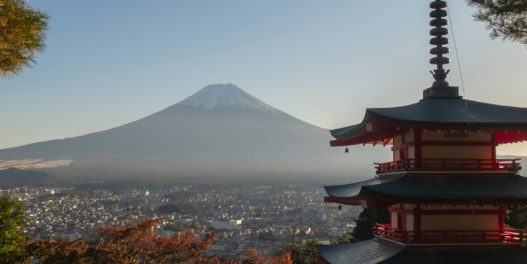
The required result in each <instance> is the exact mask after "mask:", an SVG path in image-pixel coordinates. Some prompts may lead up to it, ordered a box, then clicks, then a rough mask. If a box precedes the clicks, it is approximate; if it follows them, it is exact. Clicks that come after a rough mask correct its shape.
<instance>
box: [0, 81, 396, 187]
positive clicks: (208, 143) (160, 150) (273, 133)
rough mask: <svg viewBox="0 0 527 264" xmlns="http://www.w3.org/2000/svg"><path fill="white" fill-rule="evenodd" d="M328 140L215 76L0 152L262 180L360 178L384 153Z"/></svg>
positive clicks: (91, 170)
mask: <svg viewBox="0 0 527 264" xmlns="http://www.w3.org/2000/svg"><path fill="white" fill-rule="evenodd" d="M329 140H330V135H329V132H328V131H327V130H325V129H322V128H319V127H316V126H314V125H311V124H308V123H306V122H304V121H301V120H299V119H297V118H294V117H292V116H290V115H288V114H286V113H284V112H282V111H280V110H278V109H276V108H274V107H272V106H270V105H268V104H266V103H264V102H262V101H260V100H258V99H257V98H255V97H253V96H251V95H249V94H248V93H246V92H244V91H243V90H241V89H240V88H238V87H236V86H235V85H233V84H218V85H209V86H207V87H205V88H203V89H201V90H200V91H198V92H197V93H195V94H194V95H192V96H190V97H188V98H187V99H185V100H183V101H181V102H179V103H177V104H175V105H172V106H170V107H168V108H166V109H164V110H162V111H160V112H157V113H154V114H152V115H150V116H148V117H145V118H142V119H140V120H137V121H135V122H131V123H128V124H126V125H123V126H120V127H117V128H113V129H109V130H105V131H102V132H97V133H92V134H88V135H84V136H79V137H73V138H66V139H61V140H52V141H46V142H40V143H34V144H29V145H25V146H20V147H15V148H9V149H4V150H0V160H3V161H4V162H5V161H6V160H7V161H9V160H31V159H38V160H44V161H51V163H53V162H52V161H54V160H58V161H62V162H59V163H58V164H62V165H65V166H60V167H57V168H53V169H50V168H46V170H47V171H49V172H51V173H52V174H54V175H58V176H64V177H69V178H71V179H108V178H116V179H123V178H124V179H134V180H137V179H145V180H146V179H148V180H150V179H164V180H169V179H179V180H181V179H188V180H190V179H192V180H203V181H210V180H228V179H230V180H259V181H264V182H265V181H270V180H276V179H281V180H298V179H312V180H316V179H324V178H327V177H341V178H347V179H348V180H349V178H351V177H354V178H365V177H368V176H370V175H369V174H370V173H371V168H372V166H373V164H372V162H374V161H376V160H374V159H373V157H377V158H378V157H382V155H383V154H380V153H384V156H386V155H388V154H386V153H387V151H385V150H384V151H383V149H382V147H381V148H376V149H373V148H369V147H364V149H361V148H360V147H359V148H354V149H352V151H351V153H350V155H345V154H344V153H343V150H340V149H331V148H330V147H329V143H328V141H329ZM386 160H388V157H387V156H386ZM64 161H73V162H71V164H70V162H64Z"/></svg>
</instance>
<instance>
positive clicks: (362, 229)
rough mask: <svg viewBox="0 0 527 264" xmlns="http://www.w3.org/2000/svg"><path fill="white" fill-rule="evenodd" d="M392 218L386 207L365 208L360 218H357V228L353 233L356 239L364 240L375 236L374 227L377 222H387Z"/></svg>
mask: <svg viewBox="0 0 527 264" xmlns="http://www.w3.org/2000/svg"><path fill="white" fill-rule="evenodd" d="M389 219H390V214H389V213H388V210H387V209H386V208H374V209H368V208H364V210H362V212H361V213H360V215H359V218H358V219H355V224H356V226H355V228H354V229H353V232H351V235H352V236H353V240H354V241H362V240H368V239H371V238H373V230H372V227H373V225H374V224H375V223H386V222H388V221H389Z"/></svg>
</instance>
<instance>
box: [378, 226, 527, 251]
mask: <svg viewBox="0 0 527 264" xmlns="http://www.w3.org/2000/svg"><path fill="white" fill-rule="evenodd" d="M373 233H374V235H375V236H376V237H379V238H383V239H387V240H390V241H395V242H399V243H403V244H405V245H407V246H411V245H415V246H423V245H502V246H526V234H527V232H526V230H523V229H504V230H502V231H500V230H466V231H460V230H434V231H418V232H416V231H402V230H397V229H395V228H393V227H392V226H391V225H390V224H375V225H374V227H373Z"/></svg>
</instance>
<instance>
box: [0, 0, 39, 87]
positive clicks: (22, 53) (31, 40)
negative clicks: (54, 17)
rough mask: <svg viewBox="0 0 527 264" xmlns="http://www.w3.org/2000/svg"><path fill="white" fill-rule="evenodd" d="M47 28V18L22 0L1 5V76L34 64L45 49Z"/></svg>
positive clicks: (13, 0) (10, 0) (4, 1)
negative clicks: (37, 54)
mask: <svg viewBox="0 0 527 264" xmlns="http://www.w3.org/2000/svg"><path fill="white" fill-rule="evenodd" d="M46 27H47V17H46V15H45V14H44V13H43V12H41V11H38V10H35V9H32V8H31V7H29V6H28V5H26V3H25V2H24V1H23V0H1V1H0V76H3V77H8V76H10V75H12V74H15V73H17V72H18V71H20V70H21V69H22V68H24V67H26V66H29V65H31V64H32V63H35V60H34V56H35V53H36V52H38V51H40V50H42V49H43V47H44V38H45V36H44V31H45V29H46Z"/></svg>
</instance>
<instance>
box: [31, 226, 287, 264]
mask: <svg viewBox="0 0 527 264" xmlns="http://www.w3.org/2000/svg"><path fill="white" fill-rule="evenodd" d="M156 222H157V221H156V220H154V219H145V220H142V221H140V222H138V223H137V224H134V225H118V226H111V227H103V226H101V227H98V228H97V229H96V231H97V232H96V235H95V236H94V237H91V238H85V239H78V240H69V239H66V238H59V239H53V240H36V241H33V242H31V243H29V244H28V246H27V251H28V255H29V256H31V258H32V261H35V262H37V263H42V264H48V263H49V264H51V263H53V264H66V263H67V264H70V263H73V264H76V263H77V264H95V263H97V264H99V263H115V264H135V263H138V264H139V263H141V264H147V263H148V264H150V263H152V264H153V263H156V264H157V263H159V264H162V263H188V264H194V263H203V264H208V263H211V264H290V263H293V262H292V259H291V256H290V255H289V254H285V255H283V256H279V257H264V256H262V255H261V254H260V253H258V252H257V251H255V250H251V251H249V252H247V253H246V254H244V255H243V256H241V257H240V258H239V259H219V258H216V257H214V256H209V255H207V254H206V250H207V249H208V248H209V247H210V246H211V245H212V243H213V242H214V239H215V238H216V237H217V235H218V233H217V232H213V233H210V234H208V235H205V236H204V237H202V238H200V237H199V236H198V235H197V234H196V233H194V232H193V231H187V232H182V233H176V234H174V235H172V236H170V237H164V236H159V235H157V234H156V232H155V225H156Z"/></svg>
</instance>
